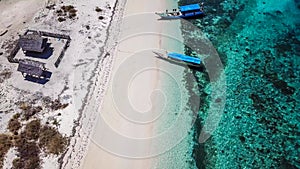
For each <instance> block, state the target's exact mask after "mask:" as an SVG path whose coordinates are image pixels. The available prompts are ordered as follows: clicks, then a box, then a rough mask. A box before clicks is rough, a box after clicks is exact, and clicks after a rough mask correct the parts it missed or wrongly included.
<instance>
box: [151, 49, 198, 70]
mask: <svg viewBox="0 0 300 169" xmlns="http://www.w3.org/2000/svg"><path fill="white" fill-rule="evenodd" d="M153 53H155V54H156V57H158V58H162V59H166V60H171V61H175V62H177V63H184V64H187V65H190V66H195V67H200V66H201V59H200V58H197V57H193V56H188V55H183V54H180V53H175V52H168V51H165V52H164V53H161V52H157V51H153Z"/></svg>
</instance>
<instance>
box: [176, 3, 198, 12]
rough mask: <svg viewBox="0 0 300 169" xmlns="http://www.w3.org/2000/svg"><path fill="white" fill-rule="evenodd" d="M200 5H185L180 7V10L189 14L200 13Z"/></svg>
mask: <svg viewBox="0 0 300 169" xmlns="http://www.w3.org/2000/svg"><path fill="white" fill-rule="evenodd" d="M200 9H201V8H200V5H199V4H191V5H185V6H180V7H179V10H180V11H181V12H189V11H200Z"/></svg>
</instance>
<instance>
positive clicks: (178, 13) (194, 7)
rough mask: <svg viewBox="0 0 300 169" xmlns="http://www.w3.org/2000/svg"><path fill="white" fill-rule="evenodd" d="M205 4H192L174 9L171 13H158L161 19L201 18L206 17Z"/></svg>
mask: <svg viewBox="0 0 300 169" xmlns="http://www.w3.org/2000/svg"><path fill="white" fill-rule="evenodd" d="M203 9H204V4H203V3H201V4H190V5H185V6H179V9H173V10H172V11H171V12H169V11H168V10H166V12H161V13H159V12H156V13H155V14H157V15H159V16H160V17H161V19H180V18H183V19H188V18H194V17H200V16H203V15H204V10H203Z"/></svg>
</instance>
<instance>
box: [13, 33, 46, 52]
mask: <svg viewBox="0 0 300 169" xmlns="http://www.w3.org/2000/svg"><path fill="white" fill-rule="evenodd" d="M46 44H47V38H43V37H42V36H41V35H39V34H27V35H22V36H20V39H19V46H20V47H21V48H22V50H23V51H24V52H27V51H29V52H39V53H42V52H43V51H44V49H45V47H46Z"/></svg>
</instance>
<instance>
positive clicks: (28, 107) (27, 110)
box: [19, 102, 43, 120]
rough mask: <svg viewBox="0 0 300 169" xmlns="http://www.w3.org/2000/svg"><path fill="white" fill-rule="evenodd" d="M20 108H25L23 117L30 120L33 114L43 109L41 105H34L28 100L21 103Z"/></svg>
mask: <svg viewBox="0 0 300 169" xmlns="http://www.w3.org/2000/svg"><path fill="white" fill-rule="evenodd" d="M19 108H20V109H21V110H23V112H22V114H23V119H25V120H29V119H30V118H31V117H32V116H33V115H35V114H36V113H39V112H40V111H42V110H43V108H42V107H41V106H36V107H33V106H32V105H30V104H28V103H26V102H22V103H20V106H19Z"/></svg>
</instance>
